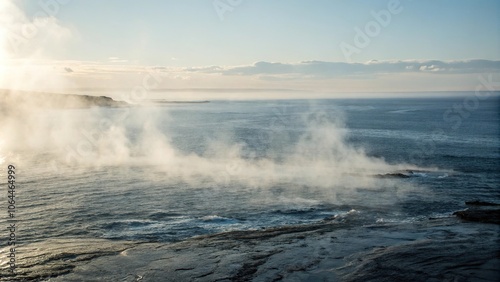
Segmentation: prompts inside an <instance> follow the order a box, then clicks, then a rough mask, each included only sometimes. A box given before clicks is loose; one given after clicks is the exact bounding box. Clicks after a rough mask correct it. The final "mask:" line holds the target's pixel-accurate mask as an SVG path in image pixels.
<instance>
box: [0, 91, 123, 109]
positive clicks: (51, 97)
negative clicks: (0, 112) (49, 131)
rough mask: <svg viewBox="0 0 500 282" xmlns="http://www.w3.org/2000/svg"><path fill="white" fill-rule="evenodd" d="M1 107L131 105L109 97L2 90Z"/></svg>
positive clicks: (67, 107) (71, 107)
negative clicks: (29, 105)
mask: <svg viewBox="0 0 500 282" xmlns="http://www.w3.org/2000/svg"><path fill="white" fill-rule="evenodd" d="M0 102H1V106H0V108H1V107H3V106H4V105H5V106H7V105H12V104H16V105H25V104H33V105H35V106H37V107H39V108H63V109H74V108H91V107H113V108H115V107H127V106H129V105H130V104H128V103H127V102H123V101H115V100H113V99H112V98H110V97H107V96H90V95H77V94H56V93H46V92H31V91H20V90H6V89H1V90H0Z"/></svg>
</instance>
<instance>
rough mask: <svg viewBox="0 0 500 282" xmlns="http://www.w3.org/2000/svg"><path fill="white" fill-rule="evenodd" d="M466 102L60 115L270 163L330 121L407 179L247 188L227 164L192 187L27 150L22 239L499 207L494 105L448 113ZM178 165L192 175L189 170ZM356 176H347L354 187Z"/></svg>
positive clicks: (158, 234)
mask: <svg viewBox="0 0 500 282" xmlns="http://www.w3.org/2000/svg"><path fill="white" fill-rule="evenodd" d="M464 99H465V98H464V97H455V98H433V99H430V98H422V99H331V100H276V101H211V102H210V103H203V104H175V105H147V106H142V107H133V108H131V109H130V111H129V112H127V114H123V113H124V111H125V110H124V109H100V110H96V109H91V110H66V111H75V113H71V112H70V113H69V114H70V115H73V114H74V115H77V116H85V117H87V118H88V119H86V120H85V122H83V121H78V122H77V124H75V125H73V126H75V127H78V126H84V125H85V126H88V125H89V124H90V125H91V126H97V124H98V122H99V118H98V117H107V118H110V119H111V120H116V119H115V118H116V117H117V116H122V117H123V118H122V119H120V121H119V122H116V123H117V124H116V125H115V126H116V127H122V128H124V132H125V133H124V136H126V141H124V142H125V143H126V144H133V143H134V142H138V140H139V139H140V138H141V137H140V132H141V131H142V130H144V128H145V127H147V126H149V125H147V126H146V125H145V124H144V122H143V121H144V120H145V119H146V118H145V116H146V117H147V120H151V119H152V120H154V121H155V122H154V126H153V127H154V128H155V132H156V134H157V135H156V136H163V137H165V139H166V140H168V142H169V144H171V146H172V147H173V148H175V150H176V152H177V153H176V154H181V155H183V156H189V155H190V154H191V155H194V156H201V157H202V158H210V157H209V156H210V154H211V153H212V151H211V150H212V149H211V148H212V147H211V145H210V144H212V143H211V142H212V141H214V140H221V139H222V140H224V142H225V143H224V144H239V146H240V148H241V156H240V157H241V159H242V160H245V161H250V162H253V161H259V160H267V161H269V162H273V163H276V164H280V163H282V162H284V161H285V160H286V157H287V156H288V155H289V154H290V153H291V152H293V150H294V148H295V147H294V145H295V144H297V142H299V141H300V140H302V139H301V138H302V137H303V136H304V134H307V130H308V127H309V126H311V122H312V123H313V124H315V125H322V124H330V123H332V124H335V125H336V127H335V128H338V129H339V130H341V131H342V132H344V133H345V134H346V135H345V138H344V139H343V141H344V143H345V144H346V145H347V146H349V147H351V148H355V149H356V150H362V151H363V152H364V154H365V155H366V156H367V158H371V157H373V158H376V159H380V160H384V162H385V163H387V164H388V165H402V167H411V169H412V172H405V173H408V174H411V177H409V178H403V179H389V180H387V181H389V182H386V181H384V180H374V181H375V182H374V183H375V184H374V185H377V187H364V186H362V185H360V186H359V187H355V188H352V187H351V188H349V189H347V188H346V189H342V186H341V185H340V186H339V185H336V186H335V189H333V188H332V190H331V191H329V190H328V187H326V188H325V187H323V186H322V187H319V186H318V185H315V184H312V183H311V184H310V185H309V184H308V180H307V179H306V180H305V181H304V182H297V181H296V178H290V179H291V180H290V181H289V182H287V181H286V179H285V180H284V179H280V180H279V181H276V183H271V184H266V185H259V177H256V176H255V174H252V179H253V180H254V182H253V183H252V185H248V186H246V185H245V184H244V183H245V182H243V181H238V179H232V178H231V177H239V175H241V174H237V175H236V176H233V175H232V174H231V169H236V170H237V169H238V167H236V168H233V167H232V164H228V165H229V166H225V169H222V170H221V171H220V173H217V174H218V175H217V176H219V177H223V178H224V177H226V178H227V181H222V182H221V181H212V180H211V179H210V177H208V178H207V177H206V176H204V175H200V176H199V178H200V179H199V180H198V181H194V182H193V181H190V179H183V178H179V177H177V178H175V177H174V176H172V175H171V174H169V172H168V170H162V169H159V170H158V169H157V167H156V166H158V165H157V164H155V163H144V162H142V160H141V159H140V158H138V159H137V161H136V159H134V158H131V159H130V158H129V159H127V161H123V162H121V161H119V160H118V161H117V162H113V163H108V164H99V165H92V162H90V163H91V164H90V165H89V164H88V163H87V164H86V165H82V164H80V163H78V161H77V162H75V163H64V157H63V158H62V161H57V162H56V163H55V164H56V166H57V167H58V170H54V169H53V164H54V163H53V162H52V161H53V160H54V159H57V157H56V155H57V154H60V151H58V150H56V149H47V150H46V151H38V150H37V151H29V150H23V151H21V152H14V155H15V154H17V157H16V158H11V159H13V160H15V162H16V165H17V166H18V176H19V183H20V185H19V189H18V210H19V211H18V217H17V219H18V221H19V222H18V226H19V231H18V237H19V238H20V240H21V241H22V242H24V243H29V242H34V241H43V240H46V239H47V238H54V237H78V238H96V237H97V238H108V239H117V240H138V241H159V242H171V241H177V240H182V239H185V238H189V237H191V236H195V235H201V234H210V233H216V232H223V231H228V230H246V229H260V228H266V227H274V226H282V225H287V224H307V223H311V222H316V221H320V220H323V219H325V218H331V217H332V216H337V217H339V218H342V217H349V216H356V217H358V218H361V219H362V220H360V221H357V222H358V223H357V224H376V223H380V222H386V221H390V222H411V221H418V220H427V219H428V218H430V217H440V216H450V215H451V213H452V212H453V211H456V210H459V209H463V208H464V207H465V205H464V201H469V200H476V199H479V200H485V201H493V202H500V187H499V183H500V170H499V167H500V151H499V148H500V139H499V136H500V129H499V124H500V116H499V112H500V111H499V105H500V99H499V97H498V96H495V97H490V98H488V99H486V100H481V101H479V103H478V107H477V109H474V110H470V111H467V112H466V113H468V115H467V117H463V116H460V115H459V114H458V113H454V114H453V113H452V114H448V115H446V114H445V113H446V112H447V111H448V110H450V109H453V105H455V104H459V105H460V104H463V103H464ZM57 111H60V110H55V112H50V113H47V119H48V120H51V122H57V120H54V119H53V117H54V116H56V115H58V114H59V113H57ZM66 114H68V112H66ZM445 116H447V117H445ZM452 117H455V118H452ZM456 117H460V124H459V126H457V118H456ZM75 140H79V139H75ZM310 142H312V143H314V142H319V141H318V140H314V139H311V140H310ZM71 145H73V146H74V145H75V144H74V143H73V144H72V143H71V142H70V143H69V146H71ZM147 148H148V147H147V146H146V149H147ZM151 148H152V149H154V148H155V147H154V146H153V145H151ZM146 149H145V150H146ZM220 150H222V151H224V147H223V148H222V149H220ZM315 153H318V152H313V153H312V154H315ZM162 154H165V152H160V151H159V152H157V153H154V155H157V156H158V158H159V162H160V163H161V161H162V160H165V159H168V154H167V155H162ZM304 154H307V153H304ZM319 154H320V155H321V152H319ZM131 155H134V153H133V152H132V153H131ZM138 155H140V152H139V153H138ZM320 157H321V156H319V158H320ZM59 159H61V158H59ZM7 161H9V159H7ZM347 161H349V160H347ZM352 161H353V162H356V160H352ZM187 163H188V164H189V161H188V162H187ZM184 165H185V164H184ZM304 165H306V164H304ZM332 165H335V164H332ZM172 168H173V167H172ZM183 169H184V170H187V171H189V169H190V168H189V165H187V167H186V168H183ZM228 171H229V176H227V175H226V174H228ZM298 171H300V163H299V170H298ZM392 172H394V171H386V173H392ZM358 173H360V172H359V171H352V175H351V176H347V177H352V179H353V180H354V179H356V178H357V177H358V176H357V174H358ZM297 174H300V173H297ZM262 175H263V178H264V175H265V172H264V171H263V172H262ZM191 177H196V174H195V175H194V176H191ZM204 177H205V178H206V179H205V178H204ZM320 177H325V176H324V175H321V176H320ZM319 181H321V179H319ZM329 181H331V179H330V180H329ZM255 182H256V183H255ZM314 183H316V182H314ZM2 187H3V186H2ZM401 187H405V188H404V189H402V188H401ZM325 190H327V191H326V192H325ZM325 195H329V196H328V197H325ZM4 220H5V219H4V218H1V221H4Z"/></svg>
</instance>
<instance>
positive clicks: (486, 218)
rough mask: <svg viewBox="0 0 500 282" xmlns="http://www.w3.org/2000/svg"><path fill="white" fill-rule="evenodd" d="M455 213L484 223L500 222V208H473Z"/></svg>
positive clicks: (462, 217) (460, 216)
mask: <svg viewBox="0 0 500 282" xmlns="http://www.w3.org/2000/svg"><path fill="white" fill-rule="evenodd" d="M453 215H456V216H457V217H459V218H461V219H463V220H467V221H475V222H482V223H494V224H500V209H496V210H486V209H472V210H463V211H457V212H454V213H453Z"/></svg>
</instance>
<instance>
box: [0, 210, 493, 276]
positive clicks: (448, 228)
mask: <svg viewBox="0 0 500 282" xmlns="http://www.w3.org/2000/svg"><path fill="white" fill-rule="evenodd" d="M498 231H499V226H498V225H494V224H483V223H473V222H471V223H466V222H461V221H460V219H457V218H455V217H449V218H440V219H434V220H428V221H423V222H416V223H411V224H410V223H408V224H377V225H369V226H360V225H358V224H356V222H349V221H347V222H346V221H337V220H335V219H334V220H331V221H322V222H318V223H316V224H310V225H299V226H287V227H281V228H272V229H266V230H253V231H233V232H225V233H220V234H214V235H208V236H199V237H194V238H191V239H188V240H185V241H182V242H178V243H171V244H163V243H141V242H123V241H108V240H83V239H74V240H69V239H65V240H62V239H61V240H56V239H53V240H49V241H47V242H40V243H34V244H30V245H28V246H25V247H24V252H23V253H21V254H20V259H19V263H20V268H19V269H18V274H17V276H15V277H10V278H9V279H10V280H3V279H0V281H16V280H17V281H89V279H90V280H92V279H91V278H96V277H99V279H100V280H99V281H380V280H383V279H387V277H393V278H397V279H402V280H406V281H443V280H444V281H470V280H474V279H476V280H485V281H496V279H498V278H499V277H500V270H498V268H497V266H498V265H499V263H500V257H499V252H500V247H499V246H500V244H499V243H500V241H499V236H498ZM28 254H29V256H28ZM457 279H458V280H457Z"/></svg>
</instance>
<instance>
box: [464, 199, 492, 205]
mask: <svg viewBox="0 0 500 282" xmlns="http://www.w3.org/2000/svg"><path fill="white" fill-rule="evenodd" d="M465 204H466V205H468V206H500V204H496V203H490V202H485V201H479V200H476V201H468V202H465Z"/></svg>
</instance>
